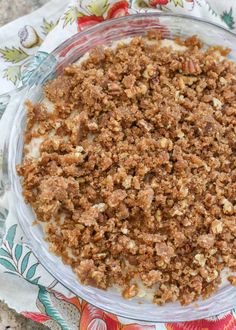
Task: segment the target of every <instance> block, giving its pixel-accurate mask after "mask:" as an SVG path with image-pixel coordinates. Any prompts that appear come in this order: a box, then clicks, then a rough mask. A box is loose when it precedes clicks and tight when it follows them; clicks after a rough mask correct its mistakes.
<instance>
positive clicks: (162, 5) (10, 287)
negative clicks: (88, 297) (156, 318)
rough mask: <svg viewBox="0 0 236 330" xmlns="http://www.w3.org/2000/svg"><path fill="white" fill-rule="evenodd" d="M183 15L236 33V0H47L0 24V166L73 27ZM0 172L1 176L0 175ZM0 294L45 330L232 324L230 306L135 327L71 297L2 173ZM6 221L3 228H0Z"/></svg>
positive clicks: (218, 326)
mask: <svg viewBox="0 0 236 330" xmlns="http://www.w3.org/2000/svg"><path fill="white" fill-rule="evenodd" d="M157 9H158V10H162V11H165V12H175V13H184V14H188V15H194V16H197V17H202V18H205V19H209V20H212V21H214V22H215V23H218V24H221V25H223V26H224V27H226V28H228V29H230V30H231V31H235V28H236V26H235V19H236V18H235V15H236V2H235V1H234V0H225V1H222V0H211V1H210V0H209V1H207V0H135V1H132V0H130V1H113V0H80V1H79V0H77V1H76V0H71V1H69V0H67V1H66V0H64V1H61V0H52V1H50V2H49V3H48V4H46V5H45V6H44V7H42V8H41V9H39V10H37V11H35V12H34V13H32V14H30V15H28V16H25V17H22V18H19V19H17V20H16V21H14V22H12V23H10V24H7V25H6V26H4V27H2V28H0V94H3V93H4V95H0V118H1V117H2V118H1V120H0V168H1V165H2V153H3V141H4V137H5V135H6V133H7V131H8V130H9V129H10V127H11V122H12V119H13V117H14V115H15V113H16V111H17V107H18V105H19V102H20V99H21V96H22V94H23V93H24V90H23V89H24V86H26V85H27V83H28V82H29V79H30V76H31V74H32V72H33V71H34V70H35V69H36V68H37V66H38V65H39V64H40V63H41V62H42V61H43V60H44V59H45V57H46V56H47V54H48V53H49V52H51V51H52V50H53V49H55V48H56V47H57V46H58V45H59V44H60V43H61V42H63V41H64V40H66V39H67V38H68V37H70V36H72V35H73V34H75V33H76V32H78V31H81V30H83V29H85V28H87V27H89V26H91V25H94V24H97V23H99V22H101V21H103V20H106V19H108V16H109V17H110V18H113V17H119V16H123V15H128V14H131V13H132V14H134V13H137V12H145V11H149V10H157ZM0 174H1V173H0ZM0 196H2V198H1V200H0V236H1V234H3V233H4V232H5V234H4V237H3V240H2V244H1V245H0V287H1V289H0V299H2V300H5V301H6V302H7V303H8V305H9V306H10V307H12V308H14V309H16V310H17V311H18V312H20V313H22V314H23V315H25V316H27V317H29V318H31V319H33V320H35V321H37V322H41V323H43V324H45V325H47V326H48V327H49V328H50V329H54V330H57V329H62V330H74V329H81V330H84V329H90V330H95V329H101V330H103V329H104V330H105V329H108V330H113V329H114V330H115V329H117V330H121V329H122V330H123V329H124V330H139V329H140V330H141V329H150V330H151V329H158V330H164V329H169V330H175V329H176V330H177V329H179V330H180V329H186V330H195V329H196V330H198V329H205V330H207V329H212V330H213V329H215V330H221V329H227V330H233V329H236V315H235V311H231V312H228V313H226V314H223V315H221V316H217V317H215V318H212V319H208V320H201V321H194V322H185V323H174V324H160V323H159V324H157V325H138V324H134V323H133V322H132V321H131V320H127V319H122V318H120V317H117V316H115V315H111V314H109V313H106V312H104V311H102V310H99V309H97V308H95V307H93V306H91V305H90V304H88V303H87V302H86V301H83V300H81V299H80V298H79V297H75V296H74V295H73V294H72V293H71V292H69V291H68V290H67V289H66V288H64V287H63V286H62V285H61V284H60V283H58V282H57V281H56V280H55V279H54V278H53V277H52V276H51V275H50V274H49V273H48V272H47V271H46V270H45V269H44V268H43V267H42V266H41V265H40V263H39V262H38V260H37V259H36V257H35V256H34V255H33V253H32V252H31V250H30V249H29V247H28V246H27V244H25V243H24V241H25V238H24V235H23V233H22V231H21V229H20V227H19V225H18V223H17V220H16V216H15V214H14V212H13V211H12V208H11V203H12V200H11V198H9V197H10V196H11V192H10V191H8V187H7V186H5V187H4V185H3V180H2V178H1V176H0ZM4 224H5V225H4Z"/></svg>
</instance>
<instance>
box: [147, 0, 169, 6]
mask: <svg viewBox="0 0 236 330" xmlns="http://www.w3.org/2000/svg"><path fill="white" fill-rule="evenodd" d="M168 2H169V0H151V1H150V6H151V7H156V6H157V5H161V6H164V5H167V4H168Z"/></svg>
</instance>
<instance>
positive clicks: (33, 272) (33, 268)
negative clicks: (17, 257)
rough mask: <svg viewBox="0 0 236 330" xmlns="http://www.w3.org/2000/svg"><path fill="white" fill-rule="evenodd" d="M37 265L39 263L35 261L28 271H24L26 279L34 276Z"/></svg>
mask: <svg viewBox="0 0 236 330" xmlns="http://www.w3.org/2000/svg"><path fill="white" fill-rule="evenodd" d="M38 265H39V263H36V264H34V265H33V266H31V267H30V268H29V269H28V271H27V273H26V279H27V280H31V278H32V277H34V275H35V272H36V269H37V267H38Z"/></svg>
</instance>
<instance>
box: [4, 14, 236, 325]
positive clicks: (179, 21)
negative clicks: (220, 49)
mask: <svg viewBox="0 0 236 330" xmlns="http://www.w3.org/2000/svg"><path fill="white" fill-rule="evenodd" d="M150 29H161V30H162V31H163V34H164V37H166V38H173V37H184V38H186V37H188V36H192V35H194V34H196V35H198V36H199V37H200V38H201V40H202V41H203V43H204V45H205V46H206V47H208V46H209V45H214V44H218V45H222V46H225V47H230V48H232V52H231V54H230V56H231V57H232V59H235V57H236V56H235V55H236V36H235V35H234V34H233V33H231V32H229V31H227V30H225V29H223V28H221V27H219V26H217V25H214V24H211V23H208V22H205V21H202V20H199V19H195V18H191V17H189V16H179V15H170V14H159V13H150V14H140V15H132V16H128V17H123V18H118V19H115V20H112V21H106V22H105V23H102V24H100V25H98V26H95V27H92V28H90V29H89V30H87V31H84V32H82V33H78V34H77V35H75V36H73V37H72V38H70V39H68V40H67V41H66V42H64V43H63V44H62V45H60V46H59V47H58V48H57V49H56V50H55V51H54V52H52V54H50V55H49V56H48V58H46V60H45V61H44V62H43V63H42V64H41V65H40V67H39V68H38V70H37V71H35V72H34V74H33V75H32V76H31V79H30V83H31V86H30V87H29V88H28V90H27V93H26V95H25V97H24V99H23V100H22V103H21V105H20V107H19V109H18V111H17V114H16V116H15V118H14V122H13V123H12V129H11V132H10V134H9V138H8V148H6V150H7V151H6V153H5V155H4V156H5V162H6V163H7V168H8V179H9V182H10V185H11V188H12V190H13V192H14V201H13V202H12V203H11V204H12V205H13V204H14V206H13V207H15V212H16V214H17V216H18V220H19V223H20V225H21V226H22V229H23V231H24V233H25V236H26V239H27V240H28V242H27V243H28V244H29V246H30V248H31V249H32V251H33V252H34V254H35V255H36V256H37V258H38V259H39V261H40V262H41V263H42V265H43V266H44V267H45V268H46V269H47V270H48V272H50V273H51V274H52V275H53V276H54V277H55V278H56V279H57V280H58V281H59V282H60V283H62V284H63V285H64V286H65V287H67V288H69V289H70V290H71V291H72V292H74V293H75V294H77V295H78V296H80V297H82V298H83V299H85V300H87V301H88V302H89V303H91V304H93V305H95V306H97V307H99V308H102V309H104V310H106V311H109V312H111V313H114V314H116V315H119V316H122V317H126V318H129V319H133V320H136V321H137V320H139V321H143V322H152V323H154V322H179V321H190V320H196V319H201V318H206V317H210V316H214V315H217V314H220V313H222V312H225V311H228V310H230V309H232V308H234V307H235V306H236V287H233V286H230V285H229V284H225V285H222V287H221V288H220V289H219V290H218V291H217V292H216V293H215V294H214V295H213V296H212V297H210V298H209V299H207V300H204V301H202V300H200V301H198V304H192V305H189V306H180V304H179V303H175V304H173V303H172V304H166V305H164V306H157V305H154V304H152V303H151V302H149V301H144V300H143V301H141V298H134V299H132V300H129V301H127V300H124V299H123V298H122V297H121V295H120V294H119V293H118V292H117V291H116V290H114V289H109V290H108V291H102V290H99V289H96V288H93V287H90V286H83V285H81V284H80V283H79V281H78V280H77V278H76V276H75V274H74V273H73V272H72V270H71V268H70V267H68V266H66V265H64V264H63V263H62V261H61V260H60V258H58V257H56V256H55V255H53V254H51V253H49V252H48V244H47V243H46V242H45V241H44V239H43V231H42V228H41V227H40V226H32V221H33V220H34V213H33V211H32V209H31V208H30V206H29V205H27V204H25V202H24V199H23V197H22V187H21V181H20V178H19V177H18V175H17V173H16V164H19V163H21V162H22V150H23V133H24V128H25V114H26V109H25V107H24V101H25V99H30V100H31V101H32V102H39V101H40V100H42V98H43V85H44V83H45V81H47V80H48V79H50V78H52V77H54V76H56V75H58V74H60V73H61V72H62V71H63V69H64V67H65V66H67V65H68V64H69V63H72V62H75V61H76V60H78V59H79V58H80V57H81V56H83V55H84V54H85V53H86V52H87V51H89V50H90V49H91V48H93V47H94V46H97V45H101V44H102V45H108V46H109V45H111V43H112V42H114V41H117V40H121V39H123V38H125V37H132V36H136V35H145V33H146V32H147V31H148V30H150ZM140 303H141V304H140Z"/></svg>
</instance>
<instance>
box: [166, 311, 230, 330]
mask: <svg viewBox="0 0 236 330" xmlns="http://www.w3.org/2000/svg"><path fill="white" fill-rule="evenodd" d="M166 328H167V330H203V329H204V330H226V329H227V330H236V320H235V319H234V317H233V316H232V314H227V315H225V316H224V317H223V318H222V319H218V320H217V319H215V320H199V321H192V322H183V323H173V324H166Z"/></svg>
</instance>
